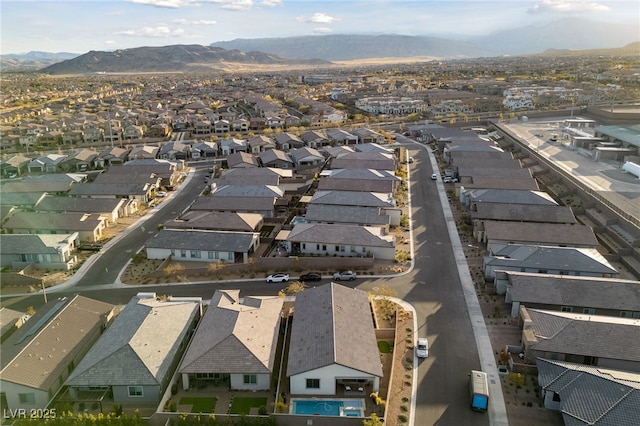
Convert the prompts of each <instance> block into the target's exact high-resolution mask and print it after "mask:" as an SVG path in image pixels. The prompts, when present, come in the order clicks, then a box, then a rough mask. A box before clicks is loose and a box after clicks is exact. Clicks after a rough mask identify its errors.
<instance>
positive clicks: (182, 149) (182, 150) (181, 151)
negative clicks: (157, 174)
mask: <svg viewBox="0 0 640 426" xmlns="http://www.w3.org/2000/svg"><path fill="white" fill-rule="evenodd" d="M158 158H161V159H163V160H188V159H189V158H191V145H189V144H187V143H184V142H179V141H171V142H167V143H166V144H164V145H162V148H160V151H159V152H158Z"/></svg>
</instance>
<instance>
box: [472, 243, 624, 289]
mask: <svg viewBox="0 0 640 426" xmlns="http://www.w3.org/2000/svg"><path fill="white" fill-rule="evenodd" d="M483 269H484V276H485V278H491V279H493V278H495V276H496V272H497V271H519V272H533V273H537V274H556V275H576V276H583V277H602V278H615V277H616V276H617V275H618V271H616V269H615V268H614V267H613V266H611V264H610V263H609V261H607V259H606V258H605V257H604V256H603V255H602V254H600V252H599V251H598V250H597V249H594V248H574V247H550V246H530V245H521V244H495V245H490V246H489V255H488V256H486V257H485V258H484V261H483ZM496 291H497V292H498V294H504V293H505V292H506V286H504V287H502V286H501V287H497V288H496Z"/></svg>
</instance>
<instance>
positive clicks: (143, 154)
mask: <svg viewBox="0 0 640 426" xmlns="http://www.w3.org/2000/svg"><path fill="white" fill-rule="evenodd" d="M159 151H160V148H159V147H157V146H153V145H143V146H136V147H134V148H132V149H131V152H129V157H128V158H129V160H138V159H145V158H157V157H158V152H159Z"/></svg>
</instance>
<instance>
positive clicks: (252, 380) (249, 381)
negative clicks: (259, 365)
mask: <svg viewBox="0 0 640 426" xmlns="http://www.w3.org/2000/svg"><path fill="white" fill-rule="evenodd" d="M256 383H258V376H256V375H255V374H245V375H244V384H245V385H255V384H256Z"/></svg>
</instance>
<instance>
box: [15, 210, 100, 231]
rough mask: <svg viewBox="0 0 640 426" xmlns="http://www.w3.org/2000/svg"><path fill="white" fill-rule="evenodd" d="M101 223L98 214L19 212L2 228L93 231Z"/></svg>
mask: <svg viewBox="0 0 640 426" xmlns="http://www.w3.org/2000/svg"><path fill="white" fill-rule="evenodd" d="M103 222H104V220H103V219H101V218H100V215H99V214H90V215H87V214H84V213H52V212H46V213H41V212H21V213H20V214H14V215H13V216H11V218H10V219H9V220H8V221H7V222H6V223H5V224H4V226H3V227H4V228H5V229H33V230H39V231H52V230H55V231H57V230H61V231H93V230H95V229H96V228H98V227H99V226H100V225H101V224H102V223H103Z"/></svg>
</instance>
